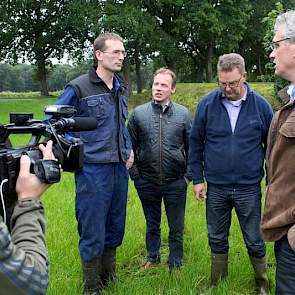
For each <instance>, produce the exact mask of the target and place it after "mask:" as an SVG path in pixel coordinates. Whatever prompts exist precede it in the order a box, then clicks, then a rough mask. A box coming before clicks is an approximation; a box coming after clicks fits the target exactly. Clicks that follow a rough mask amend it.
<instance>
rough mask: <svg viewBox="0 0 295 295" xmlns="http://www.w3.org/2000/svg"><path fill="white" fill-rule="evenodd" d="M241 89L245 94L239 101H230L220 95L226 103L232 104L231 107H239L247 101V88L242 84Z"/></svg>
mask: <svg viewBox="0 0 295 295" xmlns="http://www.w3.org/2000/svg"><path fill="white" fill-rule="evenodd" d="M243 87H244V89H245V93H244V95H243V96H242V97H241V98H240V99H238V100H230V99H228V98H227V97H226V96H225V95H224V94H222V99H224V100H225V101H227V102H228V103H230V104H232V105H233V106H240V105H241V103H242V101H245V100H246V99H247V94H248V88H247V86H246V85H245V84H244V85H243Z"/></svg>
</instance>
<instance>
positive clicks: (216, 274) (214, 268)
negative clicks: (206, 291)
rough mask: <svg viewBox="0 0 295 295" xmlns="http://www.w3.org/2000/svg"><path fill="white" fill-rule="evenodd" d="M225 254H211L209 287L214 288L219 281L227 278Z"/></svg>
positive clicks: (226, 256)
mask: <svg viewBox="0 0 295 295" xmlns="http://www.w3.org/2000/svg"><path fill="white" fill-rule="evenodd" d="M227 264H228V255H227V254H215V253H211V286H212V287H215V286H216V285H217V282H218V280H219V279H224V278H225V277H226V276H227V273H228V272H227Z"/></svg>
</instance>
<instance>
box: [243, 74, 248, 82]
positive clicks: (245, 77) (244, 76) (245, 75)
mask: <svg viewBox="0 0 295 295" xmlns="http://www.w3.org/2000/svg"><path fill="white" fill-rule="evenodd" d="M247 77H248V74H247V72H245V73H244V74H243V78H244V79H245V80H247Z"/></svg>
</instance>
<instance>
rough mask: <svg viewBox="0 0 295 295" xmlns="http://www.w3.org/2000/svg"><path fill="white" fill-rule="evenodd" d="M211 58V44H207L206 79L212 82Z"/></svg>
mask: <svg viewBox="0 0 295 295" xmlns="http://www.w3.org/2000/svg"><path fill="white" fill-rule="evenodd" d="M212 59H213V46H212V44H209V45H208V48H207V58H206V81H207V82H212V80H213V71H212Z"/></svg>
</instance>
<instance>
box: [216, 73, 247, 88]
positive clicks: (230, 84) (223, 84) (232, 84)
mask: <svg viewBox="0 0 295 295" xmlns="http://www.w3.org/2000/svg"><path fill="white" fill-rule="evenodd" d="M242 78H243V76H241V78H240V79H239V80H236V81H231V82H220V81H218V85H219V87H220V88H222V89H225V88H226V87H229V88H236V87H238V86H239V84H240V82H241V80H242Z"/></svg>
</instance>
